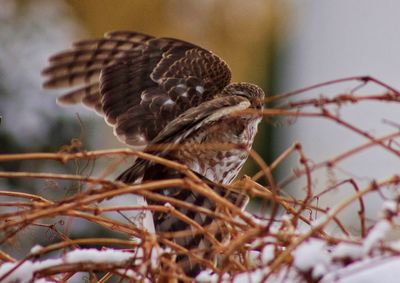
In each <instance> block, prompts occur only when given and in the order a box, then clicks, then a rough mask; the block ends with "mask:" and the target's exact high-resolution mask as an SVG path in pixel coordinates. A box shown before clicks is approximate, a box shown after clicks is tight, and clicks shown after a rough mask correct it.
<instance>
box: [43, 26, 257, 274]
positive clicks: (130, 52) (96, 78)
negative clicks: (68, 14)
mask: <svg viewBox="0 0 400 283" xmlns="http://www.w3.org/2000/svg"><path fill="white" fill-rule="evenodd" d="M43 74H44V75H45V76H47V81H46V82H45V83H44V86H45V87H47V88H61V87H75V89H73V90H72V91H70V92H67V93H66V94H65V95H63V96H61V97H60V98H59V102H60V103H62V104H75V103H80V102H82V103H83V104H84V105H86V106H88V107H89V108H91V109H94V110H96V111H97V113H99V114H100V115H102V116H103V117H104V118H105V120H106V121H107V123H108V124H110V125H112V126H113V127H114V132H115V134H116V136H117V137H118V138H119V139H120V140H121V141H123V142H125V143H126V144H128V145H131V146H133V147H135V148H146V147H147V149H145V150H147V151H150V152H151V153H153V154H156V155H159V156H162V157H165V158H168V159H171V160H174V161H177V162H180V163H182V164H185V165H187V166H188V167H189V168H190V169H191V170H193V171H194V172H196V173H197V174H198V175H199V176H200V177H201V178H202V179H203V180H205V181H206V182H208V183H209V184H210V186H211V188H212V189H214V190H215V191H216V192H217V193H218V194H220V195H224V192H225V190H223V187H222V186H220V185H218V184H217V183H221V184H229V183H230V182H231V181H232V180H233V179H234V178H235V177H236V176H237V174H238V173H239V170H240V169H241V167H242V165H243V164H244V162H245V161H246V159H247V157H248V153H247V151H246V148H250V147H251V145H252V143H253V140H254V137H255V134H256V132H257V125H258V123H259V122H260V120H261V116H260V114H259V113H257V112H256V111H257V110H261V109H262V107H263V98H264V92H263V91H262V90H261V89H260V88H259V87H257V86H255V85H252V84H248V83H230V78H231V72H230V70H229V67H228V66H227V64H226V63H225V62H224V61H223V60H222V59H220V58H219V57H218V56H216V55H215V54H213V53H211V52H210V51H207V50H205V49H203V48H201V47H198V46H196V45H194V44H191V43H188V42H185V41H181V40H177V39H172V38H155V37H152V36H149V35H145V34H141V33H135V32H121V31H119V32H111V33H107V34H106V35H105V37H104V38H102V39H94V40H86V41H81V42H78V43H75V44H74V47H73V48H72V49H71V50H69V51H65V52H62V53H60V54H57V55H55V56H53V57H51V58H50V66H49V67H47V68H46V69H45V70H44V71H43ZM249 109H250V110H251V109H252V110H254V111H253V112H251V111H250V112H249V111H248V112H247V113H246V114H242V115H232V114H235V113H238V111H239V112H240V111H242V110H249ZM213 143H214V144H215V143H218V144H233V145H234V146H235V147H234V148H232V149H224V150H222V149H218V148H211V149H210V148H208V149H207V148H200V147H196V145H199V144H200V145H202V144H213ZM155 144H165V145H180V147H178V148H174V149H172V150H171V148H169V147H168V146H165V148H164V149H163V150H161V151H154V150H153V151H151V150H148V148H149V147H150V146H152V145H155ZM176 174H178V173H177V172H175V171H171V170H170V169H168V168H165V167H163V166H160V165H157V164H153V163H152V162H148V161H144V160H136V161H135V163H134V164H133V166H132V167H131V168H129V169H127V170H126V171H125V172H124V173H123V174H122V175H121V176H120V177H119V178H118V179H119V180H121V181H124V182H126V183H133V182H138V181H147V180H154V179H163V178H168V177H171V176H173V175H176ZM178 175H179V174H178ZM172 192H175V193H172ZM158 193H160V194H165V195H172V196H173V197H175V198H177V199H180V200H184V201H187V202H191V203H195V204H196V205H198V206H203V207H207V208H210V209H211V210H215V209H217V206H216V204H215V203H213V202H212V201H210V200H208V199H207V198H206V197H204V196H203V195H199V194H196V193H193V192H190V191H188V190H183V189H180V190H176V189H175V188H172V189H171V188H165V189H161V190H158ZM224 196H225V195H224ZM239 196H240V197H239ZM238 199H243V195H241V194H236V193H235V194H231V197H230V198H228V200H229V201H231V202H233V203H235V204H237V205H238V206H239V207H242V206H244V203H245V202H244V201H238ZM150 202H151V203H153V202H152V201H150ZM177 209H178V210H181V212H183V213H185V214H187V215H188V216H189V217H190V218H192V219H194V220H195V221H196V222H197V223H199V224H200V225H202V226H206V225H210V224H212V221H213V219H211V218H210V217H204V216H200V215H197V214H196V213H194V212H189V211H186V210H184V209H182V208H177ZM154 222H155V229H156V231H157V232H167V231H180V230H186V229H189V228H190V227H189V225H188V224H187V223H185V222H183V221H181V220H179V219H177V218H174V217H173V216H171V215H165V214H161V213H154ZM175 240H176V242H177V243H179V244H181V245H182V246H184V247H186V248H188V249H192V248H195V247H197V246H199V245H200V243H201V242H202V241H203V243H202V244H201V245H202V246H203V247H205V248H206V247H207V245H206V244H205V243H204V239H202V237H201V235H196V236H193V237H186V238H183V239H175ZM204 254H207V253H203V255H204ZM178 261H181V262H186V263H185V264H183V266H184V269H185V272H186V273H187V274H190V275H193V276H194V275H196V274H197V273H198V271H199V270H200V268H199V266H198V265H194V264H193V265H192V264H191V263H190V262H189V263H188V260H187V259H184V258H181V259H178Z"/></svg>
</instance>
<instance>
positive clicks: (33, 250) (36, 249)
mask: <svg viewBox="0 0 400 283" xmlns="http://www.w3.org/2000/svg"><path fill="white" fill-rule="evenodd" d="M42 249H43V247H42V246H41V245H35V246H33V247H32V248H31V254H37V253H39V252H40V251H41V250H42Z"/></svg>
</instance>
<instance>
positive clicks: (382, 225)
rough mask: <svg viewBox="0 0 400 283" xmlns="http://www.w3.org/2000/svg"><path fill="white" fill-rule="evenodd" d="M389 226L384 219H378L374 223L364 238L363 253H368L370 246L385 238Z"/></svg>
mask: <svg viewBox="0 0 400 283" xmlns="http://www.w3.org/2000/svg"><path fill="white" fill-rule="evenodd" d="M391 228H392V224H391V223H390V222H389V221H388V220H386V219H383V220H380V221H379V222H378V223H376V224H375V226H374V227H373V228H372V229H371V231H370V232H369V233H368V235H367V237H366V238H365V240H364V244H363V247H364V253H365V254H368V253H369V252H370V251H371V250H372V248H374V247H375V246H376V245H377V244H378V243H379V242H380V241H382V240H383V239H384V238H385V236H386V235H387V233H388V232H389V231H390V230H391Z"/></svg>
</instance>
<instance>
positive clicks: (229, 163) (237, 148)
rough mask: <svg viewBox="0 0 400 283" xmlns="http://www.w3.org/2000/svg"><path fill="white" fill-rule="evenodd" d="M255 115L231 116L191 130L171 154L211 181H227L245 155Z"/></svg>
mask: <svg viewBox="0 0 400 283" xmlns="http://www.w3.org/2000/svg"><path fill="white" fill-rule="evenodd" d="M259 121H260V120H259V119H238V118H232V119H230V120H228V121H226V120H225V121H223V122H220V123H218V122H217V123H214V124H212V125H208V126H207V127H203V128H201V129H199V130H198V131H196V132H194V133H193V134H192V135H191V136H189V137H188V138H187V139H185V140H184V141H182V144H183V145H182V147H181V148H180V149H179V150H178V151H177V152H176V153H175V154H174V155H175V156H173V158H174V159H175V160H177V161H178V162H183V163H184V164H186V165H187V166H188V167H189V168H190V169H191V170H193V171H195V172H197V173H199V174H201V175H203V176H205V177H206V178H208V179H209V180H211V181H214V182H218V183H222V184H229V183H231V182H232V181H233V180H234V179H235V178H236V176H237V175H238V174H239V171H240V169H241V168H242V166H243V164H244V163H245V162H246V160H247V158H248V151H247V150H248V149H250V148H251V146H252V144H253V141H254V137H255V135H256V133H257V125H258V123H259Z"/></svg>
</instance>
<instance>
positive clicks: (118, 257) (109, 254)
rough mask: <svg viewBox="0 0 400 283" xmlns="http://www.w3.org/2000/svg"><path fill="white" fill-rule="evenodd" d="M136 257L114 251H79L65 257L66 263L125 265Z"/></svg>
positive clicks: (129, 253)
mask: <svg viewBox="0 0 400 283" xmlns="http://www.w3.org/2000/svg"><path fill="white" fill-rule="evenodd" d="M134 256H135V254H134V253H131V252H124V251H118V250H114V249H107V250H96V249H77V250H73V251H71V252H69V253H67V254H66V255H65V262H66V263H78V262H94V263H123V262H125V261H128V260H130V259H132V258H133V257H134Z"/></svg>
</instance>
